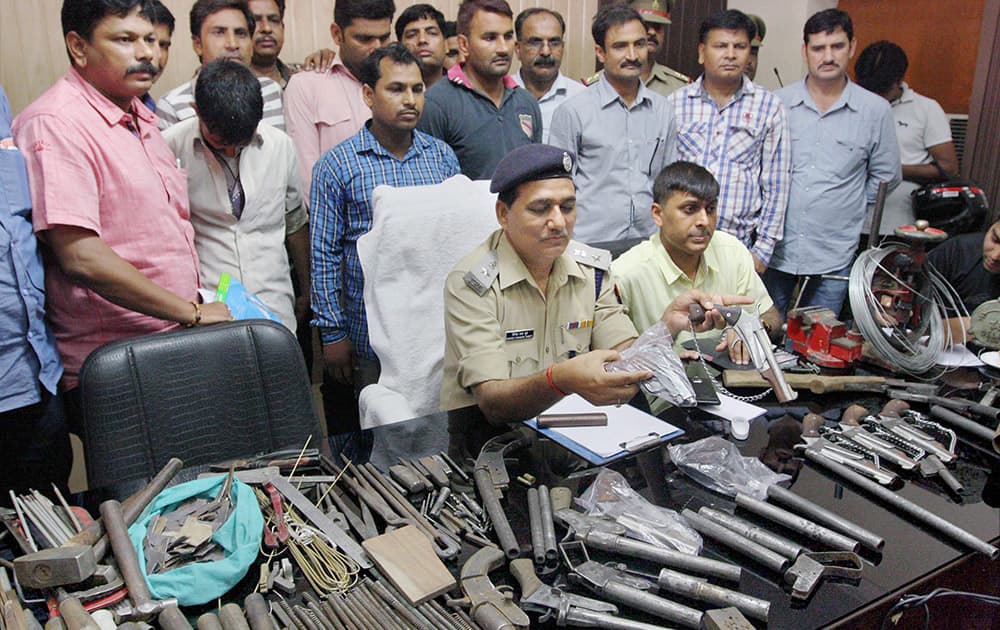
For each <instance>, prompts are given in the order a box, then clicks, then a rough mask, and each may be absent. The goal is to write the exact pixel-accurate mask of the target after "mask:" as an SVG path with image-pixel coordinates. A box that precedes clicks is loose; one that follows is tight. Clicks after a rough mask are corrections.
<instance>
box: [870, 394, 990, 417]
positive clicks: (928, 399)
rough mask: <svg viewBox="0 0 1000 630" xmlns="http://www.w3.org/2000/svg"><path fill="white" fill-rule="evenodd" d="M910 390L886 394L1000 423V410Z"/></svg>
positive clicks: (890, 396)
mask: <svg viewBox="0 0 1000 630" xmlns="http://www.w3.org/2000/svg"><path fill="white" fill-rule="evenodd" d="M908 389H911V388H909V387H908V388H907V389H890V390H888V391H887V392H886V394H887V395H888V396H889V398H899V399H900V400H906V401H909V402H919V403H924V404H926V405H938V406H940V407H946V408H948V409H951V410H953V411H960V412H968V413H974V414H976V415H977V416H982V417H984V418H988V419H989V420H992V421H993V422H997V421H1000V409H998V408H996V407H991V406H988V405H981V404H979V403H976V402H973V401H971V400H965V399H964V398H944V397H943V396H932V395H928V394H923V393H914V392H911V391H908Z"/></svg>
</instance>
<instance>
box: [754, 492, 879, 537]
mask: <svg viewBox="0 0 1000 630" xmlns="http://www.w3.org/2000/svg"><path fill="white" fill-rule="evenodd" d="M767 497H768V498H769V499H773V500H775V501H777V502H778V503H782V504H784V505H785V507H789V508H793V509H795V510H796V511H797V512H799V513H801V514H804V515H806V516H808V517H809V518H811V519H812V520H814V521H816V522H817V523H822V524H823V525H826V526H827V527H829V528H830V529H833V530H835V531H838V532H840V533H841V534H847V535H848V536H850V537H852V538H855V539H857V540H858V542H860V543H861V544H862V545H864V546H865V547H867V548H868V549H871V550H872V551H878V552H881V551H882V549H883V547H885V538H883V537H882V536H879V535H878V534H876V533H875V532H873V531H871V530H868V529H865V528H864V527H861V526H860V525H858V524H857V523H855V522H853V521H849V520H847V519H846V518H844V517H843V516H841V515H839V514H837V513H836V512H831V511H830V510H828V509H826V508H825V507H823V506H821V505H817V504H815V503H813V502H812V501H810V500H809V499H806V498H805V497H802V496H799V495H797V494H795V493H794V492H792V491H791V490H788V489H785V488H782V487H781V486H778V485H770V486H768V487H767Z"/></svg>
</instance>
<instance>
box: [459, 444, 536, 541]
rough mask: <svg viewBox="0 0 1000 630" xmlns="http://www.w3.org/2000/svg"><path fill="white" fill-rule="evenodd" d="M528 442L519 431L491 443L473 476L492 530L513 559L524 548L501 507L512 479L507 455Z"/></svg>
mask: <svg viewBox="0 0 1000 630" xmlns="http://www.w3.org/2000/svg"><path fill="white" fill-rule="evenodd" d="M529 442H530V438H528V437H527V436H525V435H524V434H522V433H520V432H518V431H510V432H508V433H504V434H502V435H498V436H497V437H495V438H492V439H490V440H488V441H487V442H486V444H484V445H483V448H482V450H481V451H480V453H479V457H477V458H476V466H475V469H474V470H473V474H472V476H473V478H474V479H475V481H476V489H477V490H478V491H479V498H480V499H481V500H482V502H483V507H484V508H485V509H486V513H487V514H489V515H490V521H491V522H492V523H493V531H494V532H495V533H496V536H497V540H498V541H499V542H500V546H501V547H502V548H503V551H504V553H505V554H507V558H508V559H510V560H513V559H514V558H516V557H518V556H519V555H521V546H520V545H519V544H518V542H517V536H516V535H515V534H514V530H513V529H511V526H510V521H508V520H507V514H506V512H504V510H503V506H501V505H500V498H501V496H502V492H503V491H504V490H506V489H507V488H508V487H509V486H510V476H509V475H508V474H507V465H506V463H505V462H504V456H505V455H506V454H507V453H508V452H510V451H512V450H514V449H517V448H520V447H521V446H524V445H526V444H528V443H529Z"/></svg>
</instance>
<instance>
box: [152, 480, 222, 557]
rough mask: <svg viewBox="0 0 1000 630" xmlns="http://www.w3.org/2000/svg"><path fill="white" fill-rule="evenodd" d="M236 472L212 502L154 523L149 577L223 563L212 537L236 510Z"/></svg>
mask: <svg viewBox="0 0 1000 630" xmlns="http://www.w3.org/2000/svg"><path fill="white" fill-rule="evenodd" d="M232 487H233V470H232V469H230V471H229V475H228V476H227V477H226V480H225V481H224V482H223V484H222V487H221V488H220V490H219V494H218V495H216V497H215V498H214V499H212V500H211V501H209V500H207V499H204V498H193V499H189V500H187V501H185V502H184V503H181V504H180V505H179V506H177V508H176V509H174V511H172V512H169V513H166V514H160V515H159V516H157V517H154V518H152V519H150V521H149V526H148V528H147V529H146V538H145V540H144V541H143V553H144V554H145V556H146V573H147V574H149V575H153V574H156V573H166V572H167V571H170V570H173V569H177V568H179V567H182V566H185V565H187V564H190V563H192V562H211V561H214V560H222V559H223V558H224V557H225V555H224V552H223V550H222V548H221V547H219V545H218V544H216V543H215V541H213V540H212V536H213V535H214V534H215V532H216V531H218V529H219V528H220V527H222V525H223V524H224V523H225V522H226V520H227V519H228V518H229V515H230V513H231V512H232V509H233V502H232V499H231V498H230V492H231V490H232Z"/></svg>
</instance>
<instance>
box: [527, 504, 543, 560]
mask: <svg viewBox="0 0 1000 630" xmlns="http://www.w3.org/2000/svg"><path fill="white" fill-rule="evenodd" d="M528 524H529V529H530V530H531V550H532V552H533V553H534V556H535V564H537V565H542V564H545V542H544V537H543V535H542V506H541V505H540V504H539V500H538V489H537V488H528Z"/></svg>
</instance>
